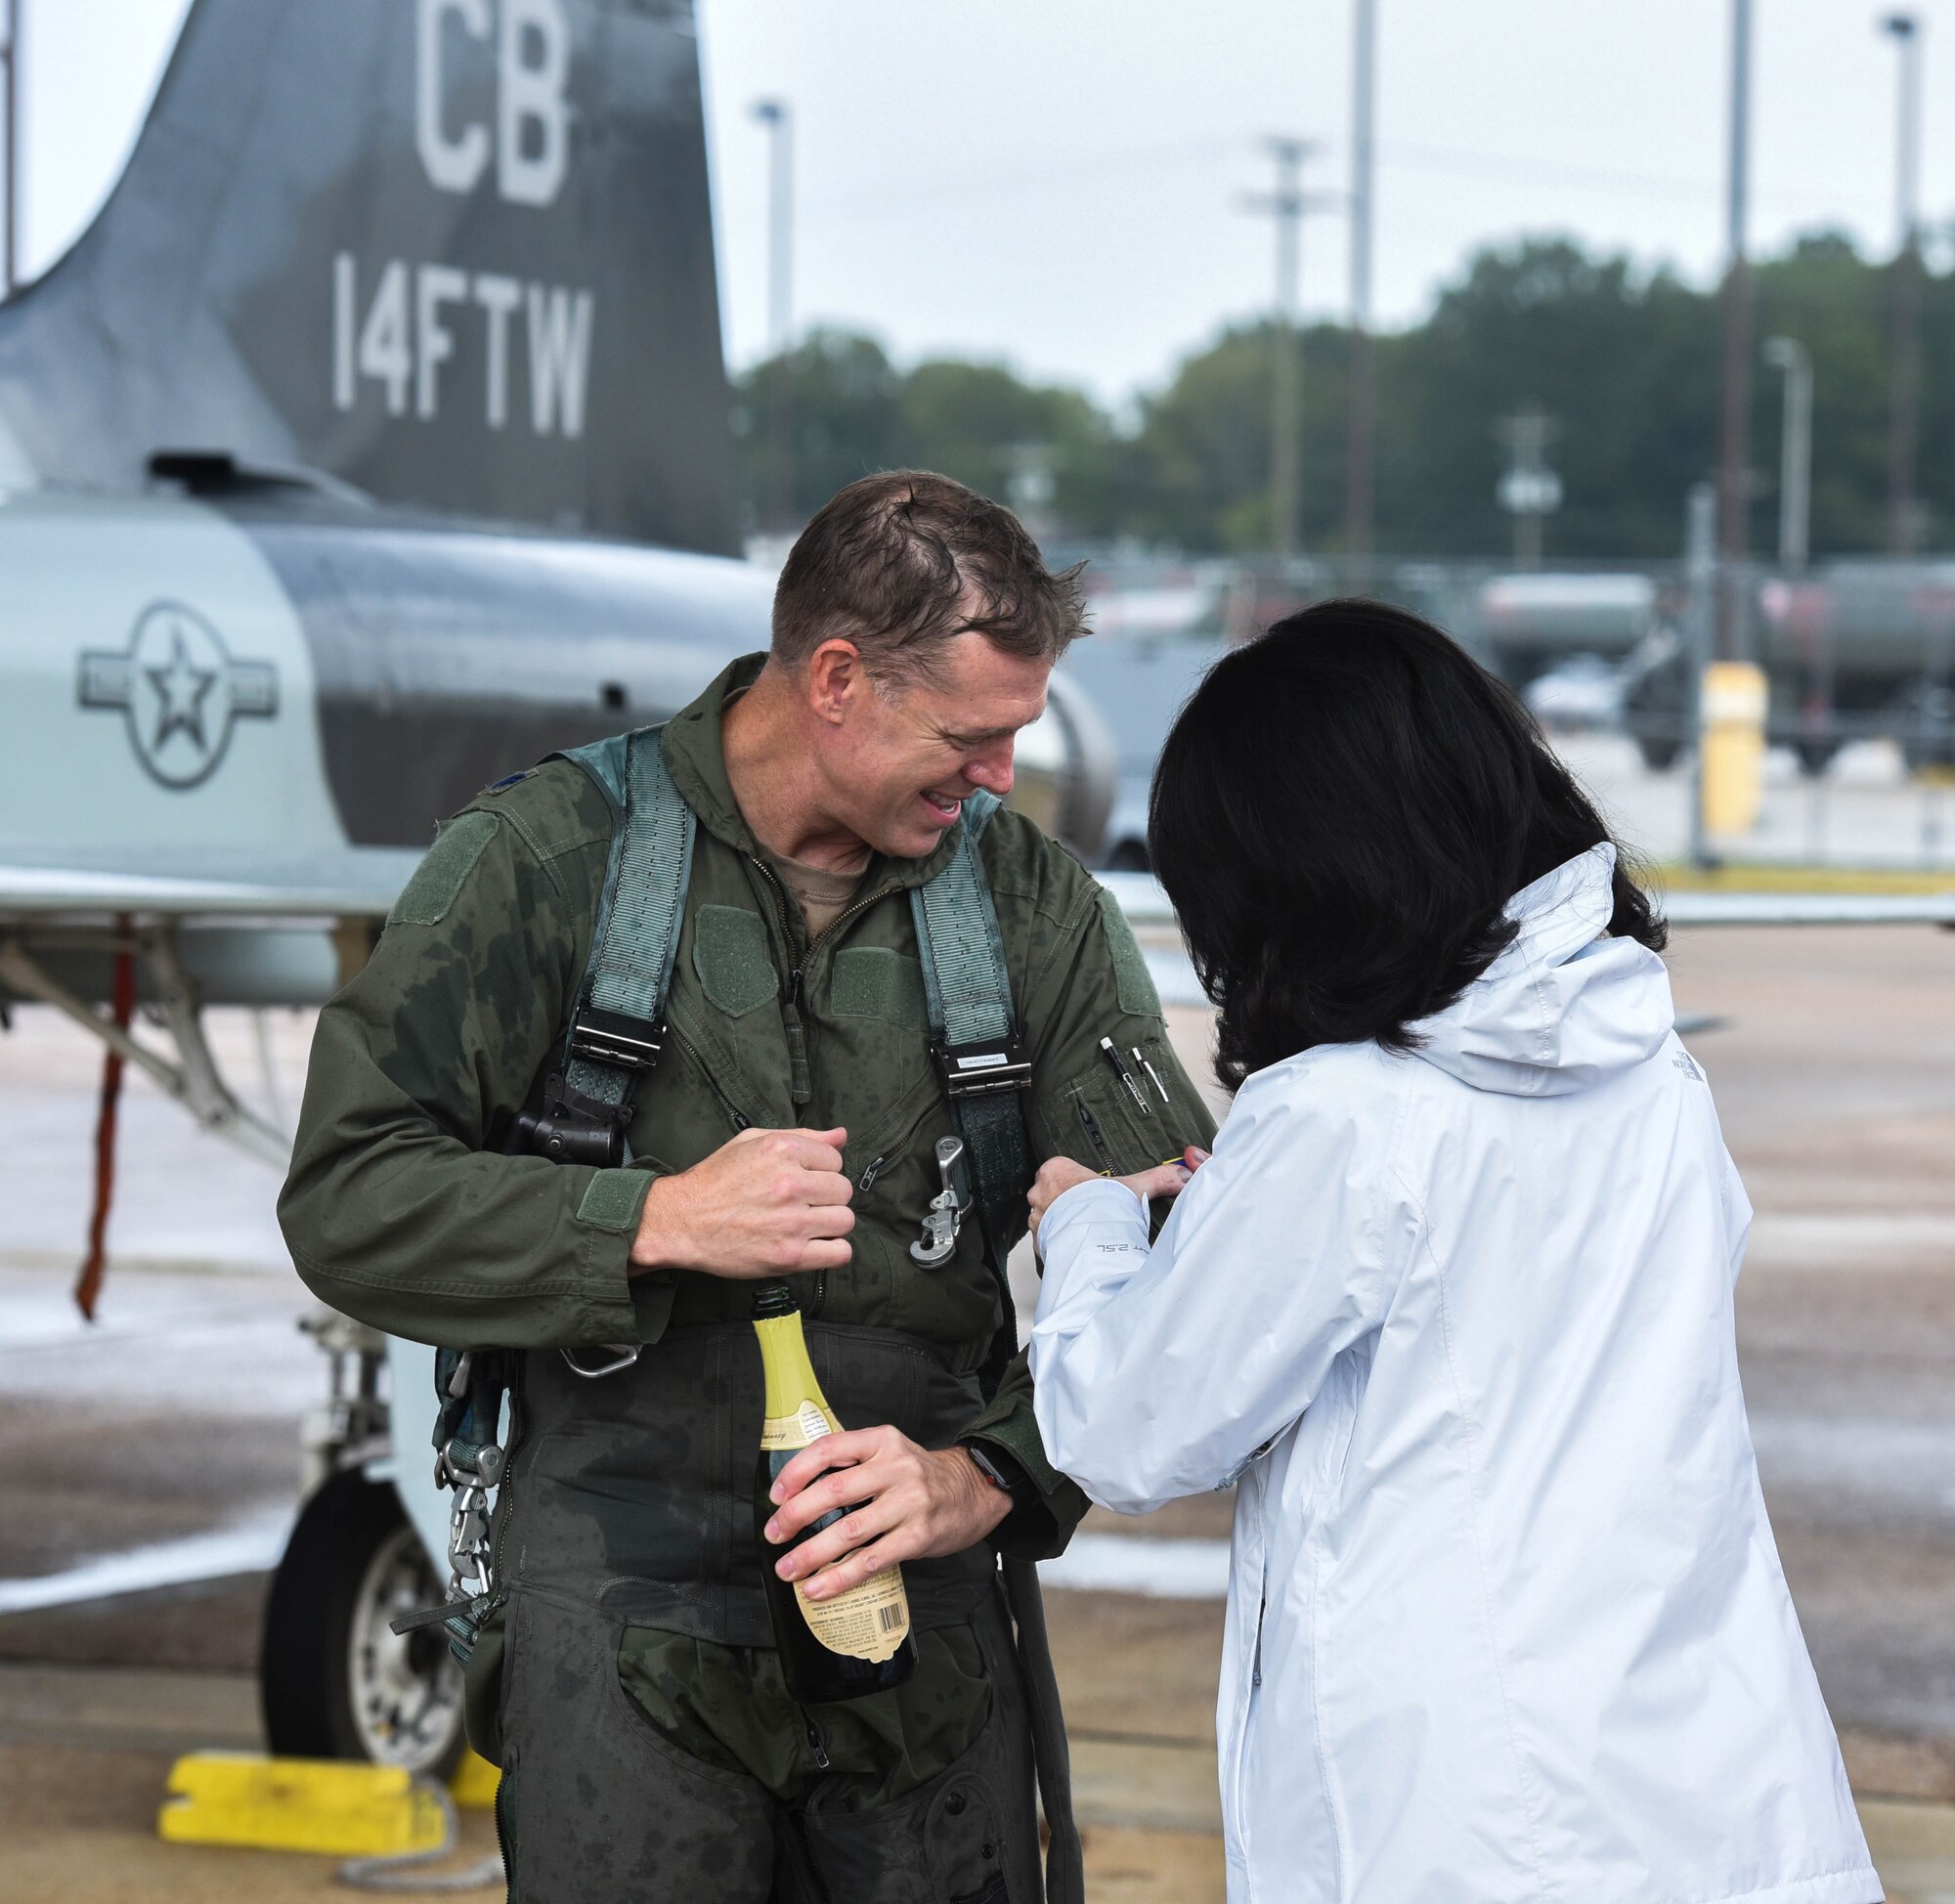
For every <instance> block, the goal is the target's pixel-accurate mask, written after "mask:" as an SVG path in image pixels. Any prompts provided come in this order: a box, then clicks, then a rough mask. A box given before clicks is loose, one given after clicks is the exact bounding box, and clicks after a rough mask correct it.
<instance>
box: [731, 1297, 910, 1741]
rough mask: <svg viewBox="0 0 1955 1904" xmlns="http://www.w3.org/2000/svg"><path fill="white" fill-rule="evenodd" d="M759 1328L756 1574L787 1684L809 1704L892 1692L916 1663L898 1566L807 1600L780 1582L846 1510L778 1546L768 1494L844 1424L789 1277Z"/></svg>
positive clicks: (796, 1585) (796, 1584)
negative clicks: (793, 1559) (793, 1557)
mask: <svg viewBox="0 0 1955 1904" xmlns="http://www.w3.org/2000/svg"><path fill="white" fill-rule="evenodd" d="M754 1333H755V1334H756V1335H758V1336H759V1337H760V1364H761V1367H762V1369H763V1370H764V1372H765V1375H766V1384H767V1389H766V1394H767V1399H766V1405H765V1412H766V1419H765V1421H764V1422H763V1423H762V1424H761V1428H760V1464H759V1466H758V1467H757V1469H756V1470H755V1475H754V1530H755V1533H756V1534H757V1535H758V1536H759V1538H760V1579H761V1582H762V1584H763V1585H764V1586H765V1588H766V1593H767V1613H768V1615H769V1617H770V1618H771V1619H772V1621H773V1624H774V1643H775V1645H776V1646H778V1647H779V1649H780V1655H781V1668H782V1672H783V1674H784V1675H785V1677H786V1679H787V1686H788V1691H789V1692H790V1693H791V1694H792V1695H793V1696H794V1697H795V1698H796V1699H797V1700H799V1701H800V1702H801V1703H802V1704H803V1705H804V1706H807V1705H821V1704H825V1703H827V1702H829V1701H832V1700H838V1699H860V1698H861V1697H862V1696H863V1694H865V1693H880V1692H886V1691H888V1690H889V1688H891V1686H900V1685H901V1684H902V1683H903V1681H904V1680H905V1679H907V1678H908V1677H909V1676H910V1674H911V1673H913V1672H914V1671H915V1670H916V1663H917V1653H916V1642H915V1640H913V1639H912V1638H911V1637H910V1603H909V1598H908V1596H907V1595H906V1594H905V1593H904V1591H903V1571H902V1569H901V1568H900V1567H886V1568H884V1569H883V1570H882V1572H881V1573H879V1574H872V1575H871V1576H870V1577H869V1579H866V1580H864V1581H863V1582H862V1584H861V1585H860V1586H855V1587H850V1588H849V1590H848V1591H847V1593H842V1594H838V1595H837V1596H836V1597H835V1598H834V1599H832V1600H810V1599H808V1598H807V1596H806V1595H805V1594H804V1592H803V1591H802V1587H801V1582H800V1581H799V1580H795V1581H789V1580H784V1579H781V1577H780V1576H779V1575H778V1574H777V1573H775V1572H774V1568H775V1566H776V1565H777V1564H778V1563H779V1561H780V1560H781V1557H782V1556H783V1555H784V1554H788V1553H791V1552H792V1551H793V1550H794V1549H795V1548H796V1547H798V1546H800V1545H801V1544H802V1542H803V1541H804V1540H810V1539H812V1538H813V1537H814V1536H816V1535H817V1534H819V1533H820V1532H821V1530H822V1529H823V1528H826V1527H832V1526H833V1525H834V1524H835V1523H836V1522H837V1521H839V1520H840V1519H841V1518H842V1517H843V1515H844V1514H845V1513H847V1511H848V1510H847V1508H840V1507H838V1508H835V1509H833V1510H831V1511H830V1512H829V1513H827V1514H824V1515H822V1516H821V1518H820V1519H819V1520H817V1521H814V1522H813V1523H811V1524H810V1525H809V1526H807V1527H805V1528H804V1529H803V1530H802V1531H801V1533H799V1534H798V1535H796V1536H794V1538H793V1539H791V1540H789V1541H787V1542H786V1543H785V1544H784V1545H779V1546H777V1545H776V1544H775V1543H774V1542H773V1541H771V1540H769V1539H768V1538H767V1536H766V1525H767V1522H768V1520H769V1519H770V1518H771V1516H772V1514H773V1511H774V1505H773V1502H772V1501H771V1500H770V1499H769V1498H768V1492H769V1490H770V1489H771V1488H772V1487H773V1485H774V1483H775V1481H776V1480H777V1479H778V1478H779V1476H780V1472H781V1470H782V1469H783V1468H784V1467H786V1466H787V1464H788V1463H789V1462H790V1461H792V1460H793V1459H794V1457H795V1455H796V1454H797V1453H799V1452H800V1451H801V1450H803V1449H804V1448H805V1447H807V1446H808V1444H809V1443H810V1442H816V1441H819V1440H820V1439H821V1437H822V1436H823V1435H832V1434H837V1433H839V1432H840V1431H841V1427H842V1424H841V1423H840V1422H839V1421H837V1420H836V1418H835V1412H834V1410H833V1409H832V1408H830V1407H829V1406H828V1402H827V1399H826V1398H825V1397H824V1396H823V1395H822V1392H821V1384H820V1383H819V1382H817V1381H816V1380H815V1378H814V1366H813V1364H812V1363H810V1362H809V1361H808V1359H807V1342H806V1339H805V1337H804V1336H803V1334H802V1328H801V1308H800V1305H799V1304H798V1303H797V1302H796V1301H795V1299H794V1295H793V1293H792V1292H791V1291H790V1290H789V1289H788V1288H787V1286H786V1285H785V1284H782V1283H769V1284H768V1285H767V1286H766V1287H765V1288H764V1289H762V1290H761V1291H760V1295H759V1296H758V1297H756V1298H755V1301H754Z"/></svg>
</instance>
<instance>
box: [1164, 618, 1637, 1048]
mask: <svg viewBox="0 0 1955 1904" xmlns="http://www.w3.org/2000/svg"><path fill="white" fill-rule="evenodd" d="M1609 838H1610V834H1609V830H1608V828H1607V826H1605V825H1604V824H1603V821H1602V818H1601V815H1600V814H1599V813H1597V812H1596V810H1595V807H1594V805H1593V804H1592V802H1591V801H1589V800H1588V798H1587V796H1586V794H1584V793H1583V791H1582V789H1581V788H1580V787H1579V786H1578V785H1577V784H1576V782H1575V779H1574V776H1573V775H1571V774H1570V773H1569V771H1568V769H1567V768H1566V767H1565V766H1563V765H1562V763H1561V762H1560V761H1559V760H1558V759H1557V758H1556V757H1554V755H1553V754H1552V753H1551V752H1550V751H1549V750H1548V747H1547V743H1546V742H1545V741H1544V740H1543V739H1542V735H1541V730H1540V729H1539V728H1538V727H1537V726H1536V725H1535V723H1534V719H1533V717H1532V716H1531V715H1530V714H1528V712H1527V710H1526V709H1525V708H1524V707H1522V705H1521V704H1520V702H1519V701H1518V700H1517V699H1516V698H1515V696H1514V694H1513V692H1512V691H1511V690H1510V689H1509V688H1507V687H1506V686H1505V685H1504V684H1503V683H1502V682H1500V681H1499V680H1498V679H1496V678H1495V676H1494V675H1492V674H1490V673H1489V672H1488V671H1486V670H1485V669H1484V668H1482V667H1481V666H1480V665H1479V664H1478V663H1477V662H1475V661H1474V660H1473V659H1472V658H1471V657H1470V656H1469V655H1468V654H1466V652H1465V651H1464V650H1463V649H1461V648H1460V647H1458V646H1457V645H1456V644H1455V643H1454V642H1453V641H1452V640H1450V639H1449V638H1448V637H1447V636H1446V635H1445V634H1443V633H1442V632H1441V631H1440V630H1439V629H1438V628H1436V627H1433V626H1432V624H1431V623H1429V622H1426V621H1422V620H1421V619H1420V618H1419V617H1418V616H1416V615H1412V614H1411V613H1409V612H1408V611H1406V610H1405V609H1402V608H1394V607H1391V606H1389V605H1388V604H1386V603H1383V602H1375V601H1328V602H1320V603H1319V604H1317V605H1316V606H1315V607H1312V608H1307V609H1305V610H1304V611H1303V612H1302V613H1301V614H1298V615H1292V616H1289V617H1288V618H1287V619H1286V620H1284V621H1281V622H1279V623H1277V624H1276V625H1275V626H1274V627H1272V628H1271V629H1270V630H1269V632H1268V633H1267V634H1265V635H1263V636H1261V637H1260V638H1259V639H1257V640H1255V641H1252V642H1250V643H1248V644H1247V645H1246V646H1244V647H1241V648H1238V649H1236V650H1235V651H1234V652H1233V653H1231V654H1228V655H1225V656H1224V657H1223V658H1222V660H1220V661H1219V662H1217V663H1216V664H1215V666H1214V667H1213V668H1212V669H1211V670H1210V671H1209V672H1208V674H1207V677H1206V678H1205V679H1204V680H1203V681H1202V683H1201V685H1200V687H1199V688H1198V689H1196V691H1195V695H1194V698H1193V699H1192V700H1191V701H1190V702H1189V704H1188V706H1187V707H1186V708H1185V709H1184V710H1183V711H1182V714H1181V716H1180V718H1179V719H1178V720H1176V722H1175V724H1174V727H1173V729H1172V731H1171V732H1170V733H1169V734H1168V737H1167V743H1166V745H1165V747H1164V748H1163V750H1162V753H1161V757H1160V761H1159V764H1158V765H1157V766H1156V767H1155V769H1154V780H1153V791H1152V795H1151V800H1150V802H1149V812H1148V844H1149V849H1150V851H1151V854H1152V857H1153V865H1154V871H1155V873H1156V875H1157V876H1158V877H1159V879H1160V882H1161V885H1162V886H1163V887H1166V889H1167V894H1168V897H1169V898H1170V899H1172V900H1173V902H1174V905H1175V910H1176V911H1177V912H1178V913H1179V915H1180V917H1181V929H1182V932H1183V935H1184V936H1185V937H1186V938H1187V940H1188V949H1189V953H1190V955H1191V957H1192V958H1193V960H1194V964H1195V974H1196V975H1197V976H1198V977H1199V978H1200V980H1201V985H1202V989H1203V990H1204V991H1205V992H1206V993H1207V994H1208V996H1209V998H1210V999H1211V1000H1212V1001H1213V1003H1214V1004H1215V1005H1216V1006H1217V1007H1218V1008H1219V1014H1220V1022H1219V1027H1218V1032H1217V1039H1216V1065H1215V1068H1216V1073H1217V1075H1218V1076H1219V1077H1220V1078H1221V1079H1222V1081H1223V1082H1224V1083H1225V1084H1228V1085H1232V1086H1233V1085H1238V1084H1240V1083H1241V1081H1242V1079H1243V1078H1244V1077H1246V1076H1247V1075H1248V1074H1249V1072H1251V1071H1255V1070H1260V1069H1261V1068H1262V1067H1263V1066H1264V1065H1266V1064H1274V1063H1276V1062H1278V1061H1279V1060H1282V1059H1284V1058H1288V1057H1291V1056H1292V1055H1293V1054H1295V1053H1297V1052H1300V1051H1307V1050H1308V1049H1309V1048H1310V1047H1311V1046H1313V1045H1324V1044H1345V1043H1355V1042H1358V1041H1361V1040H1364V1039H1373V1038H1374V1039H1376V1040H1377V1041H1378V1043H1379V1044H1381V1045H1383V1046H1385V1047H1386V1048H1387V1049H1389V1050H1393V1051H1409V1050H1412V1048H1413V1047H1414V1046H1415V1044H1416V1042H1417V1038H1416V1034H1415V1033H1414V1032H1412V1030H1411V1029H1410V1028H1409V1027H1410V1026H1412V1024H1413V1023H1415V1022H1416V1021H1417V1020H1418V1019H1420V1018H1423V1017H1428V1016H1429V1015H1431V1014H1432V1013H1434V1012H1438V1011H1442V1010H1443V1009H1444V1008H1445V1007H1446V1006H1448V1005H1450V1004H1452V1002H1453V1001H1454V1000H1455V998H1457V997H1458V996H1459V994H1460V993H1461V992H1462V991H1463V990H1464V989H1465V988H1466V986H1467V985H1469V984H1471V983H1472V981H1473V980H1474V979H1475V978H1477V977H1478V976H1479V975H1480V974H1481V973H1482V972H1484V971H1485V970H1486V969H1487V967H1488V965H1489V964H1491V963H1492V961H1493V960H1494V958H1495V957H1496V955H1497V954H1499V951H1500V950H1501V949H1502V947H1504V946H1505V945H1507V944H1508V943H1510V942H1511V940H1512V939H1513V936H1514V932H1515V927H1514V925H1513V923H1512V922H1511V921H1510V920H1508V919H1506V918H1505V917H1504V916H1503V914H1504V910H1505V906H1506V902H1507V901H1508V900H1509V899H1510V898H1511V897H1512V896H1513V895H1514V894H1515V893H1516V892H1518V891H1519V890H1520V889H1521V888H1522V887H1525V886H1528V885H1531V884H1532V883H1533V882H1534V881H1535V880H1538V879H1540V878H1541V877H1542V874H1544V873H1548V872H1551V871H1553V869H1554V868H1555V867H1557V866H1559V865H1561V864H1562V863H1563V862H1564V861H1566V860H1570V859H1573V858H1575V857H1576V855H1578V854H1579V853H1582V852H1586V850H1587V849H1588V848H1589V847H1591V846H1595V845H1599V844H1601V843H1602V842H1603V841H1605V840H1608V839H1609ZM1609 930H1610V931H1611V932H1612V933H1614V934H1616V935H1618V936H1625V937H1629V938H1633V939H1639V940H1640V941H1641V942H1642V943H1643V944H1644V945H1647V946H1649V947H1651V948H1652V949H1653V950H1661V949H1662V947H1663V945H1664V943H1665V940H1666V936H1667V933H1666V929H1665V926H1664V923H1663V920H1662V918H1661V917H1660V915H1659V914H1658V913H1657V911H1656V910H1655V908H1654V907H1653V906H1652V904H1651V902H1650V899H1649V895H1648V894H1647V893H1646V892H1644V891H1643V889H1642V888H1641V887H1639V886H1638V885H1637V883H1636V880H1635V878H1634V877H1633V869H1631V868H1630V867H1629V866H1627V865H1626V863H1625V861H1624V858H1623V855H1622V853H1621V850H1620V848H1619V849H1618V855H1617V863H1616V875H1615V909H1614V912H1613V914H1612V916H1611V918H1610V920H1609Z"/></svg>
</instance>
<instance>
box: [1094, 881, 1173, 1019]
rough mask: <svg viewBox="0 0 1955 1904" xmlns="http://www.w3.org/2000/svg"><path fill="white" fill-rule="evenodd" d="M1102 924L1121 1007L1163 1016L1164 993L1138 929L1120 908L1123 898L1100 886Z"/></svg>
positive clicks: (1141, 1015)
mask: <svg viewBox="0 0 1955 1904" xmlns="http://www.w3.org/2000/svg"><path fill="white" fill-rule="evenodd" d="M1100 923H1101V925H1102V926H1103V927H1105V928H1106V931H1107V949H1108V951H1109V952H1111V953H1112V955H1113V982H1114V984H1115V986H1117V988H1118V990H1119V998H1120V1010H1121V1011H1123V1012H1125V1013H1126V1014H1127V1015H1128V1016H1129V1017H1136V1018H1157V1017H1160V1015H1161V1003H1160V994H1159V993H1158V992H1157V991H1155V990H1154V980H1153V974H1151V972H1149V970H1148V962H1147V958H1146V955H1145V954H1144V953H1143V952H1142V951H1141V948H1140V943H1139V941H1138V940H1137V939H1136V938H1135V937H1134V929H1133V928H1132V927H1131V926H1129V925H1128V924H1127V915H1126V914H1125V913H1123V912H1122V911H1121V910H1120V902H1119V900H1117V899H1116V898H1114V897H1113V895H1112V894H1111V893H1110V892H1108V890H1107V888H1106V887H1101V888H1100Z"/></svg>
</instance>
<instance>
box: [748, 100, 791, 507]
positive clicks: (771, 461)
mask: <svg viewBox="0 0 1955 1904" xmlns="http://www.w3.org/2000/svg"><path fill="white" fill-rule="evenodd" d="M753 113H754V117H755V118H756V119H758V120H759V121H760V124H761V125H763V126H765V127H766V129H767V356H768V360H769V361H768V365H767V508H766V527H767V528H769V529H774V530H780V529H786V528H788V527H790V526H791V524H792V519H793V514H794V424H793V406H794V111H793V108H791V107H790V106H789V105H788V103H787V102H786V101H785V100H779V99H762V100H756V101H755V102H754V106H753Z"/></svg>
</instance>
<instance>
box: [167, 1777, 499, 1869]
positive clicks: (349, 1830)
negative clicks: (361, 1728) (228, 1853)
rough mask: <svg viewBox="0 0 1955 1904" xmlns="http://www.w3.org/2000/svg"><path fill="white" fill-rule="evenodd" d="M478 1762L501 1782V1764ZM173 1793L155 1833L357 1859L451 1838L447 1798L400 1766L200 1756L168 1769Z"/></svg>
mask: <svg viewBox="0 0 1955 1904" xmlns="http://www.w3.org/2000/svg"><path fill="white" fill-rule="evenodd" d="M471 1756H473V1754H471ZM476 1765H478V1766H480V1768H481V1771H482V1772H486V1773H489V1774H490V1775H491V1777H492V1778H493V1776H494V1771H495V1768H494V1767H493V1766H490V1765H488V1764H486V1763H484V1762H483V1761H481V1760H477V1761H476ZM464 1767H465V1769H466V1770H468V1771H470V1772H474V1770H475V1768H474V1767H472V1766H467V1765H466V1761H464ZM479 1782H480V1779H479V1774H478V1775H477V1783H478V1784H479ZM167 1789H168V1796H167V1797H165V1798H164V1800H163V1803H162V1808H161V1809H160V1810H159V1811H158V1812H157V1814H156V1832H157V1835H158V1836H159V1837H161V1838H164V1839H169V1840H170V1841H171V1842H173V1843H178V1844H245V1845H254V1846H256V1847H258V1848H259V1849H261V1850H268V1851H322V1852H326V1853H328V1854H330V1855H333V1856H337V1857H353V1858H357V1857H388V1856H396V1855H399V1854H401V1853H405V1852H414V1851H421V1852H432V1851H435V1850H437V1849H439V1848H440V1847H441V1846H442V1845H443V1844H444V1843H445V1842H446V1840H447V1838H448V1821H447V1818H446V1817H445V1816H444V1813H443V1807H442V1802H441V1797H440V1795H439V1794H438V1793H436V1792H433V1791H430V1790H428V1789H427V1788H426V1787H423V1786H416V1784H415V1783H414V1779H413V1773H411V1772H409V1771H408V1770H406V1769H405V1767H402V1766H398V1765H363V1764H359V1763H356V1762H354V1761H352V1760H349V1759H336V1758H270V1757H267V1756H265V1755H264V1754H263V1753H235V1752H194V1753H189V1754H188V1755H187V1756H185V1757H183V1758H179V1759H178V1760H177V1762H176V1763H175V1764H174V1765H173V1766H171V1767H170V1778H169V1785H168V1788H167ZM492 1790H493V1787H492ZM463 1802H467V1800H465V1799H464V1800H463Z"/></svg>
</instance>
